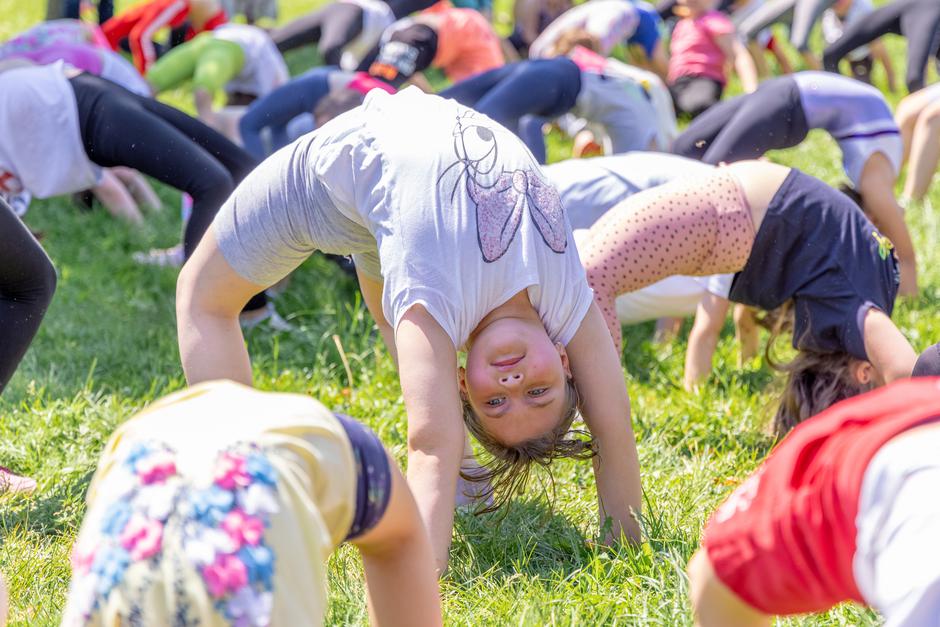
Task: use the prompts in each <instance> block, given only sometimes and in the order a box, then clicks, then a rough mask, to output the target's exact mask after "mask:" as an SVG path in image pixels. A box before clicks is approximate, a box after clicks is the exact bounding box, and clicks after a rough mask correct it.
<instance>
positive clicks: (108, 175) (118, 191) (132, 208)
mask: <svg viewBox="0 0 940 627" xmlns="http://www.w3.org/2000/svg"><path fill="white" fill-rule="evenodd" d="M91 191H92V193H93V194H94V195H95V197H96V198H97V199H98V200H99V201H100V202H101V204H102V205H104V207H105V209H107V210H108V213H110V214H111V215H113V216H114V217H116V218H121V219H122V220H126V221H127V222H130V223H131V224H134V225H141V224H143V222H144V217H143V216H142V215H141V213H140V209H139V208H138V207H137V203H136V202H134V197H133V196H131V194H130V192H129V191H127V188H125V187H124V184H123V183H121V181H120V179H118V177H117V176H116V175H115V174H114V173H113V172H112V171H111V170H110V169H108V168H105V169H104V170H103V171H102V175H101V182H100V183H98V184H97V185H95V186H94V187H92V188H91Z"/></svg>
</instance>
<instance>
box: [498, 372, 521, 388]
mask: <svg viewBox="0 0 940 627" xmlns="http://www.w3.org/2000/svg"><path fill="white" fill-rule="evenodd" d="M499 382H500V383H502V384H503V385H506V386H509V387H512V386H514V385H518V384H520V383H522V373H521V372H514V373H512V374H506V375H503V376H501V377H500V378H499Z"/></svg>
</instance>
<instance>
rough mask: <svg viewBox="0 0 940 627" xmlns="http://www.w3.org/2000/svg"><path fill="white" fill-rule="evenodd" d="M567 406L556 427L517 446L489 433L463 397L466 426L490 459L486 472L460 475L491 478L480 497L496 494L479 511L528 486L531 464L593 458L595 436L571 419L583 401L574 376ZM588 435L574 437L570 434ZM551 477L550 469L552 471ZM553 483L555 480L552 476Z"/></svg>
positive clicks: (492, 507) (479, 480)
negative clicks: (574, 423) (491, 500)
mask: <svg viewBox="0 0 940 627" xmlns="http://www.w3.org/2000/svg"><path fill="white" fill-rule="evenodd" d="M566 400H567V402H568V407H567V409H566V410H565V413H564V415H563V416H562V418H561V420H560V421H559V423H558V426H556V427H555V428H554V429H552V430H551V431H550V432H548V433H546V434H545V435H543V436H540V437H537V438H533V439H531V440H527V441H525V442H521V443H519V444H517V445H515V446H505V445H503V444H502V443H500V442H497V441H496V440H495V439H494V438H493V437H492V436H491V435H489V434H488V433H487V432H486V431H485V430H484V429H483V427H482V425H481V424H480V419H479V417H478V416H477V415H476V412H474V411H473V407H471V405H470V403H469V401H468V400H467V399H463V420H464V423H465V424H466V425H467V430H468V431H469V432H470V433H471V434H472V435H473V437H475V438H476V439H477V441H478V442H479V443H480V444H482V445H483V448H484V449H486V451H487V452H488V453H489V454H490V456H491V459H490V460H489V461H487V462H486V463H484V464H483V472H475V473H473V474H472V475H471V474H467V473H464V472H463V471H461V473H460V476H461V477H463V478H464V479H465V480H467V481H472V482H475V483H484V482H488V486H487V488H486V489H485V491H484V492H483V494H482V495H481V500H485V499H488V498H489V497H492V498H493V503H492V505H488V506H486V507H485V508H482V509H479V510H477V511H476V513H477V514H485V513H487V512H494V511H496V510H497V509H499V508H500V507H502V506H503V505H504V504H505V503H506V502H508V501H509V499H510V498H511V497H512V496H513V495H514V494H516V493H517V492H521V491H522V490H523V489H525V486H526V484H527V483H528V481H529V473H530V471H531V469H532V464H539V465H540V466H542V467H544V468H548V466H549V465H551V463H552V462H553V461H555V460H556V459H562V458H565V457H568V458H572V459H591V458H592V457H594V456H595V455H597V450H596V447H595V444H594V439H593V438H592V437H591V436H590V434H589V433H587V432H586V431H582V430H572V429H571V423H572V422H574V419H575V418H576V417H577V415H578V407H579V405H580V401H579V398H578V390H577V388H576V387H575V385H574V382H573V381H572V380H571V379H568V382H567V399H566ZM573 435H574V436H587V437H571V436H573ZM549 478H551V472H549ZM552 485H553V486H554V480H552Z"/></svg>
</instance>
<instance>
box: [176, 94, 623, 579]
mask: <svg viewBox="0 0 940 627" xmlns="http://www.w3.org/2000/svg"><path fill="white" fill-rule="evenodd" d="M416 146H420V147H421V149H420V150H416V149H415V147H416ZM429 181H430V182H429ZM315 250H321V251H323V252H331V253H337V254H349V253H353V254H354V255H355V257H354V258H355V259H356V269H357V271H358V273H359V276H360V287H361V289H362V291H363V294H364V299H365V302H366V304H367V305H368V307H369V310H370V311H371V312H372V315H373V317H374V318H375V320H376V321H377V323H378V326H379V329H380V331H381V332H382V336H383V337H384V338H385V342H386V345H387V346H388V348H389V350H390V352H391V353H392V356H393V358H394V359H395V361H396V363H397V365H398V370H399V375H400V380H401V385H402V393H403V395H404V399H405V408H406V410H407V412H408V442H409V451H410V453H409V460H408V476H409V483H410V485H411V487H412V489H413V491H414V493H415V498H416V499H417V501H418V506H419V508H420V510H421V513H422V517H423V519H424V521H425V524H426V526H427V528H428V530H429V532H430V534H431V540H432V543H433V547H434V553H435V558H436V560H437V564H438V566H439V567H440V568H441V569H443V568H444V567H445V565H446V563H447V547H448V546H449V543H450V538H451V533H452V527H453V511H454V503H455V495H456V482H457V476H458V471H459V469H460V466H461V460H462V457H463V451H464V440H465V438H464V424H466V427H467V428H468V429H469V431H470V432H471V433H472V434H473V435H474V436H476V437H477V439H479V440H480V441H481V443H482V444H483V445H484V447H485V448H486V449H487V450H488V451H489V452H490V453H491V454H492V455H493V456H494V458H495V459H494V462H493V463H492V464H491V465H489V467H488V468H487V469H486V472H484V473H482V474H481V475H479V476H477V477H476V478H477V479H481V480H483V479H492V486H493V489H494V490H496V502H497V503H500V502H502V501H503V500H505V498H507V496H508V494H509V493H512V492H513V491H514V490H515V489H516V488H518V487H519V486H520V484H522V483H524V482H525V477H526V475H527V468H528V467H529V464H530V463H531V462H533V461H536V462H540V463H543V464H545V463H548V462H550V460H552V459H554V458H557V457H563V456H577V457H585V456H590V455H591V453H592V449H593V450H594V451H596V452H597V453H598V454H599V457H598V458H597V460H596V466H595V468H596V479H597V485H598V491H599V495H600V503H601V507H602V509H601V519H602V520H604V519H605V517H606V516H608V515H609V516H610V517H611V518H612V519H613V536H614V537H620V536H621V533H626V534H627V535H628V536H632V535H634V534H635V533H636V532H637V528H636V526H635V522H634V521H633V520H632V518H631V513H630V512H631V509H633V510H637V509H638V508H639V506H640V488H639V470H638V464H637V457H636V448H635V443H634V441H633V435H632V430H631V427H630V420H629V403H628V399H627V393H626V388H625V385H624V381H623V375H622V371H621V369H620V366H619V360H618V359H617V355H616V354H615V352H614V349H613V345H612V344H611V343H610V342H609V341H608V340H607V332H606V330H605V327H604V322H603V318H602V316H601V314H600V311H599V310H598V309H597V307H596V306H593V305H592V297H591V293H590V290H589V288H588V285H587V282H586V280H585V279H584V269H583V268H582V266H581V262H580V260H579V258H578V254H577V251H576V250H575V249H574V247H573V245H571V229H570V227H569V226H568V223H567V220H566V219H565V216H564V212H563V210H562V207H561V203H560V202H559V199H558V195H557V193H556V192H555V191H554V189H553V188H552V187H551V186H550V185H549V184H548V183H547V182H546V181H545V179H544V177H543V174H542V173H541V171H540V170H539V167H538V165H537V164H536V163H535V162H534V161H533V159H532V156H531V154H530V153H529V151H528V150H526V148H525V146H523V145H522V143H521V142H520V141H519V140H518V139H517V138H516V137H515V136H514V135H513V134H512V133H510V132H509V131H507V130H506V129H505V128H503V127H502V126H500V125H498V124H496V123H495V122H494V121H492V120H490V119H489V118H487V117H485V116H483V115H480V114H478V113H476V112H474V111H472V110H470V109H467V108H465V107H462V106H460V105H458V104H457V103H456V102H454V101H452V100H444V99H442V98H439V97H437V96H431V95H426V94H423V93H421V92H420V91H419V90H418V89H417V88H409V89H406V90H404V91H402V92H399V93H398V94H396V95H389V94H387V93H385V92H384V91H381V90H378V89H373V90H372V91H371V92H369V94H368V95H367V96H366V99H365V103H364V104H363V105H362V106H361V107H359V108H356V109H354V110H352V111H350V112H347V113H345V114H343V115H340V116H339V117H337V118H334V119H333V120H331V121H330V122H328V123H327V124H325V125H324V126H322V127H320V128H319V129H318V130H317V131H316V132H314V133H311V134H308V135H305V136H303V137H302V138H300V139H299V140H297V141H296V142H294V143H293V144H291V145H290V146H287V147H285V148H283V149H281V150H280V151H278V152H277V153H275V154H274V155H272V156H271V157H270V158H268V159H267V160H266V161H265V162H264V163H262V164H261V165H260V166H259V167H258V168H257V169H256V170H255V171H254V172H253V173H252V174H251V175H250V176H249V177H248V178H247V179H246V180H245V182H244V183H243V184H242V185H240V186H239V188H238V190H237V191H236V192H235V193H234V194H233V195H232V197H231V198H230V199H229V201H228V202H227V203H226V204H225V206H224V208H223V209H222V211H221V212H220V214H219V216H218V218H217V219H216V221H215V223H214V224H213V225H212V227H211V228H210V230H209V233H208V234H207V237H206V239H205V240H204V242H203V243H202V244H201V245H200V247H199V249H198V251H197V253H196V254H195V255H194V256H193V257H192V258H190V261H189V262H188V263H187V264H186V265H185V266H184V267H183V271H182V273H181V275H180V279H179V283H178V287H177V316H178V317H177V320H178V328H179V342H180V351H181V356H182V360H183V368H184V370H185V372H186V377H187V380H189V381H190V382H197V381H203V380H206V379H214V378H219V377H225V378H231V379H235V380H237V381H241V382H244V383H249V382H250V381H251V379H252V372H251V365H250V362H249V358H248V353H247V351H246V349H245V344H244V341H243V339H242V336H241V333H240V331H239V328H238V325H237V324H236V322H235V320H236V317H237V315H238V312H239V310H240V309H241V308H242V306H243V305H244V303H245V301H246V300H247V299H248V298H249V297H250V296H251V294H254V293H256V292H257V291H259V286H268V285H272V284H274V283H275V282H277V281H278V280H280V279H281V278H282V277H284V276H285V275H287V274H288V273H289V272H291V271H292V270H294V269H295V268H296V267H297V266H298V265H299V264H300V263H301V262H302V261H303V260H305V259H306V258H307V257H309V256H310V255H311V254H312V253H313V252H314V251H315ZM461 349H466V351H467V358H466V365H465V367H462V368H461V367H458V361H457V355H458V351H460V350H461ZM578 408H580V411H581V413H582V415H583V416H584V419H585V422H586V424H587V425H588V427H589V428H590V430H591V433H592V435H593V437H594V441H595V444H594V446H593V447H592V446H591V445H589V444H588V443H586V442H585V441H583V440H580V439H575V438H572V437H571V435H569V428H570V425H571V422H572V420H573V419H574V417H575V414H576V412H577V410H578ZM461 414H463V415H464V419H465V423H462V422H461Z"/></svg>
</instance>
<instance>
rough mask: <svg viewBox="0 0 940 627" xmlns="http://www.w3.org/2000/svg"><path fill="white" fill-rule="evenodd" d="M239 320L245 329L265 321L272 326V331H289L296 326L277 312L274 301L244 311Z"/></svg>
mask: <svg viewBox="0 0 940 627" xmlns="http://www.w3.org/2000/svg"><path fill="white" fill-rule="evenodd" d="M238 322H239V323H240V324H241V325H242V329H245V330H248V329H253V328H255V327H257V326H258V325H260V324H263V323H265V322H266V323H267V324H268V326H269V327H271V330H272V331H278V332H281V333H289V332H290V331H293V330H294V327H293V326H291V324H290V323H289V322H287V320H285V319H284V318H282V317H281V316H280V314H278V313H277V310H276V309H275V308H274V303H268V304H267V305H265V306H264V307H262V308H261V309H255V310H253V311H243V312H242V313H241V314H240V315H239V316H238Z"/></svg>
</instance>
